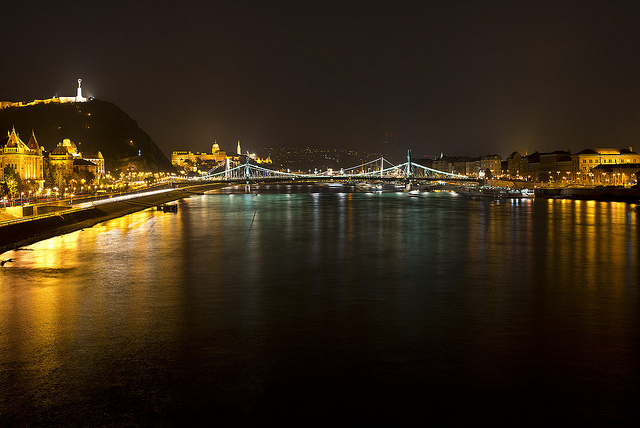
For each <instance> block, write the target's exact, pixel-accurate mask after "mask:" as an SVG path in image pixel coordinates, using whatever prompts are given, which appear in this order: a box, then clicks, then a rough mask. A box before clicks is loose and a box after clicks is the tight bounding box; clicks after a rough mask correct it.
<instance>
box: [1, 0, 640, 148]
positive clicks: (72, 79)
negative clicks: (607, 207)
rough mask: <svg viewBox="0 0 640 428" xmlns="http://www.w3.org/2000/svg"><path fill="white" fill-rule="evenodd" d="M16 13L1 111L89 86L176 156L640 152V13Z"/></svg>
mask: <svg viewBox="0 0 640 428" xmlns="http://www.w3.org/2000/svg"><path fill="white" fill-rule="evenodd" d="M0 15H1V16H2V23H3V24H2V34H3V36H2V43H1V45H2V52H3V66H2V68H1V69H0V98H1V99H2V100H13V101H28V100H31V99H34V98H42V97H50V96H53V95H54V94H56V93H57V94H58V95H62V96H73V95H75V86H76V79H77V78H79V77H81V78H82V79H83V87H84V92H85V95H92V96H95V97H96V98H99V99H103V100H107V101H111V102H113V103H115V104H117V105H118V106H120V107H121V108H122V109H123V110H125V111H126V112H127V113H128V114H129V115H130V116H131V117H132V118H133V119H135V120H137V121H138V123H139V124H140V126H141V127H142V128H143V129H144V130H145V131H147V132H148V133H149V134H150V135H151V137H152V138H153V139H154V141H155V142H156V143H157V144H158V146H159V147H160V148H161V149H162V150H163V151H164V152H165V154H167V155H170V153H171V151H173V150H179V149H191V150H198V151H205V150H206V151H210V150H211V144H212V143H213V140H214V139H216V140H217V141H218V143H219V144H220V145H221V148H222V149H226V150H234V148H235V144H236V140H238V139H240V141H241V143H242V145H243V148H244V149H248V150H252V151H253V150H258V149H259V148H261V147H269V146H277V147H283V146H314V147H340V146H341V147H348V148H353V149H363V150H368V149H369V150H370V149H375V148H377V145H378V142H379V141H381V140H383V139H384V134H385V132H392V133H394V134H395V135H396V143H395V144H396V146H395V148H392V149H390V151H392V152H396V153H402V152H404V151H406V149H412V150H413V152H414V153H415V154H419V155H421V154H431V155H435V154H439V153H441V152H443V153H445V154H449V155H469V156H477V155H483V154H489V153H497V154H499V155H501V156H503V157H506V156H507V155H508V154H509V153H510V152H511V151H514V150H517V151H520V152H522V153H524V152H525V150H528V151H529V152H533V151H535V150H539V151H551V150H558V149H564V150H566V149H571V150H572V151H578V150H582V149H584V148H587V147H596V146H599V147H628V146H635V147H634V148H637V149H639V150H640V142H638V141H637V140H638V136H639V134H640V49H639V44H640V2H637V1H593V2H589V1H564V2H563V1H558V0H556V1H550V2H546V1H531V2H529V1H519V0H509V1H481V0H476V1H454V0H445V1H428V0H424V1H415V2H403V1H399V0H393V1H388V2H384V1H377V2H375V1H349V0H343V1H328V0H322V1H305V0H298V1H273V0H272V1H256V0H233V1H228V2H217V1H200V2H197V1H158V0H155V1H136V2H133V1H131V2H129V1H82V2H53V1H48V2H29V1H20V2H14V1H11V0H10V1H9V2H4V3H3V7H2V11H1V12H0ZM21 132H23V133H24V132H27V131H24V130H22V131H21ZM36 134H37V130H36ZM259 154H260V153H259Z"/></svg>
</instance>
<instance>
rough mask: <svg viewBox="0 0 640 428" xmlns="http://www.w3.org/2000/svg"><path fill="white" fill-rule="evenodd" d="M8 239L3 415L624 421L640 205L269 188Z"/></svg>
mask: <svg viewBox="0 0 640 428" xmlns="http://www.w3.org/2000/svg"><path fill="white" fill-rule="evenodd" d="M178 205H179V208H178V211H177V213H162V212H159V211H151V210H147V211H142V212H138V213H135V214H132V215H128V216H125V217H122V218H118V219H114V220H111V221H108V222H105V223H101V224H99V225H97V226H95V227H93V228H90V229H85V230H82V231H78V232H75V233H71V234H68V235H64V236H60V237H56V238H53V239H49V240H46V241H42V242H39V243H37V244H34V245H31V246H30V247H28V248H27V249H24V250H22V251H14V252H8V253H5V254H3V255H2V256H1V258H2V259H3V260H4V259H8V258H15V260H14V261H13V262H8V263H6V264H5V266H4V267H2V268H0V425H2V426H65V427H75V426H78V427H80V426H177V425H184V424H188V425H191V426H200V425H204V424H208V425H210V424H212V423H215V424H218V425H219V424H222V425H254V424H256V423H259V424H264V423H295V424H296V425H301V426H306V425H327V424H340V425H344V424H347V425H369V426H375V425H381V426H389V425H406V424H409V425H412V424H416V425H417V424H421V425H422V424H425V423H430V422H431V423H437V422H446V423H452V422H459V421H462V422H469V423H474V424H476V423H481V422H497V423H504V424H509V425H513V424H518V425H520V424H523V423H527V424H528V423H532V422H542V423H551V424H554V425H556V424H559V423H561V422H580V423H594V424H599V425H600V424H617V423H624V422H628V421H630V420H634V418H636V420H637V417H638V416H639V414H640V413H639V411H638V410H637V409H638V402H639V400H640V390H639V385H640V364H639V363H638V362H639V361H640V299H639V293H638V286H639V284H640V263H639V262H640V245H639V244H640V242H639V240H640V232H639V230H638V216H639V215H640V214H639V213H637V212H635V211H634V210H633V206H630V205H628V204H622V203H613V202H611V203H607V202H593V201H569V200H514V201H508V202H499V203H497V202H495V201H490V200H474V199H467V198H464V197H462V196H458V195H455V194H452V193H444V192H443V193H428V194H423V195H421V196H419V197H409V196H408V195H406V194H402V193H378V194H367V193H348V192H344V191H340V190H332V191H329V190H328V189H321V188H311V187H308V186H306V187H305V186H302V187H294V186H267V187H264V188H262V189H261V191H260V193H258V194H242V193H236V194H222V193H220V194H206V195H198V196H193V197H191V198H189V199H185V200H181V201H179V202H178Z"/></svg>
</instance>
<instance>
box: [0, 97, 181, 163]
mask: <svg viewBox="0 0 640 428" xmlns="http://www.w3.org/2000/svg"><path fill="white" fill-rule="evenodd" d="M13 127H15V129H16V132H18V133H19V134H20V138H21V139H22V140H23V141H24V142H25V143H26V142H27V141H28V140H29V137H30V136H31V130H33V131H34V132H35V136H36V139H37V140H38V143H39V144H40V145H41V146H43V147H44V148H45V149H46V150H47V151H52V150H53V149H54V148H55V147H56V145H57V144H58V142H61V141H62V140H63V139H64V138H69V139H70V140H71V141H73V142H74V143H76V144H77V146H78V150H80V151H81V152H84V153H96V152H98V151H100V152H101V153H102V156H104V158H105V166H106V169H107V170H109V171H112V172H114V171H116V170H127V169H129V168H134V169H136V170H144V171H167V172H168V171H173V170H174V169H173V167H172V165H171V161H170V160H169V159H168V158H167V156H166V155H165V154H164V153H163V152H162V151H161V150H160V149H159V148H158V146H156V144H155V143H154V142H153V140H152V139H151V137H150V136H149V135H148V134H147V133H146V132H144V131H143V130H142V129H140V127H139V126H138V123H137V122H136V121H135V120H133V119H131V118H130V117H129V115H127V114H126V113H125V112H124V111H122V110H121V109H120V108H119V107H117V106H116V105H114V104H112V103H110V102H107V101H101V100H96V99H93V100H90V101H87V102H84V103H65V104H39V105H34V106H26V107H10V108H5V109H1V110H0V132H7V131H10V130H11V128H13Z"/></svg>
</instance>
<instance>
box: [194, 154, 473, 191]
mask: <svg viewBox="0 0 640 428" xmlns="http://www.w3.org/2000/svg"><path fill="white" fill-rule="evenodd" d="M188 181H191V182H193V181H199V182H222V183H243V184H250V183H267V182H287V181H305V182H326V181H335V182H351V181H393V182H405V183H407V184H410V183H414V182H415V183H419V182H431V181H446V182H460V181H472V182H478V179H477V178H472V177H468V176H466V175H459V174H452V173H450V172H444V171H438V170H435V169H433V168H428V167H425V166H422V165H419V164H417V163H415V162H412V161H411V154H410V152H409V153H408V154H407V161H406V162H405V163H403V164H400V165H393V164H392V163H391V162H389V161H387V160H386V159H384V158H383V157H381V158H378V159H375V160H372V161H369V162H366V163H363V164H362V165H358V166H355V167H350V168H342V169H340V170H338V171H335V170H327V171H321V172H313V173H311V172H309V173H308V174H306V173H292V172H284V171H274V170H271V169H268V168H264V167H262V166H260V165H256V164H253V163H251V162H250V161H249V157H248V156H247V158H246V162H245V163H237V162H233V161H231V160H230V159H227V160H225V161H222V162H220V163H219V164H218V165H217V166H216V167H214V168H212V169H210V170H209V171H207V172H206V173H205V174H203V175H202V176H200V177H194V178H189V179H188Z"/></svg>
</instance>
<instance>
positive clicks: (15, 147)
mask: <svg viewBox="0 0 640 428" xmlns="http://www.w3.org/2000/svg"><path fill="white" fill-rule="evenodd" d="M43 152H44V149H43V148H42V147H40V146H39V145H38V141H37V140H36V136H35V134H34V133H33V131H32V132H31V138H30V139H29V142H28V143H26V144H25V143H24V142H23V141H22V140H21V139H20V137H19V136H18V134H17V133H16V130H15V128H14V129H12V130H11V132H7V137H6V138H5V139H3V140H2V141H1V142H0V179H2V180H4V176H3V175H4V168H5V167H6V166H9V167H11V168H12V169H13V170H14V171H15V172H17V173H18V174H20V178H21V179H22V180H35V181H38V182H40V183H39V184H42V183H43V181H44V178H43V177H44V172H43V171H44V170H43V156H44V155H43Z"/></svg>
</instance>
